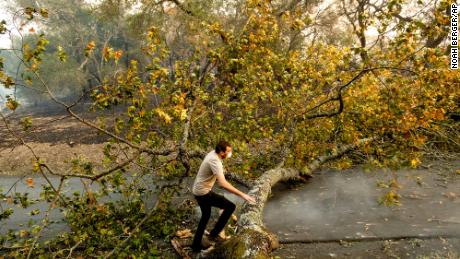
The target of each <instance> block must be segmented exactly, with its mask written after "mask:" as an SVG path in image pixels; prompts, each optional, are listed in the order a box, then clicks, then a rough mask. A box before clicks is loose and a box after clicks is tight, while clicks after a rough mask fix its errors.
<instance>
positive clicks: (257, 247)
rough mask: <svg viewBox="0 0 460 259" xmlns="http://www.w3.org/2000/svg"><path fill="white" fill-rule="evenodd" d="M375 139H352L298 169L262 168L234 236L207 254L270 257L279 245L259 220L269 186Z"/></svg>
mask: <svg viewBox="0 0 460 259" xmlns="http://www.w3.org/2000/svg"><path fill="white" fill-rule="evenodd" d="M375 139H376V137H373V138H366V139H361V140H359V141H357V142H356V143H353V144H349V145H344V146H341V147H338V148H336V149H335V150H334V151H333V152H332V153H331V154H328V155H325V156H321V157H319V158H317V159H315V160H314V161H313V162H311V163H310V164H308V165H307V166H305V167H304V168H303V169H302V170H297V169H294V168H282V167H278V168H274V169H271V170H268V171H266V172H265V173H264V174H263V175H262V176H260V177H259V178H258V179H257V180H255V181H254V185H253V187H252V189H251V190H250V191H249V194H250V195H252V196H254V197H255V199H256V203H255V204H248V203H245V205H244V206H243V208H242V211H241V215H240V217H239V220H238V222H237V225H238V229H237V234H236V235H234V236H235V237H233V238H232V239H230V240H228V241H226V242H225V243H223V244H222V245H221V246H219V247H216V249H214V250H213V251H212V252H211V253H210V254H209V255H208V257H209V258H270V256H269V253H270V252H271V251H272V250H274V249H276V248H278V246H279V243H278V239H277V237H276V235H274V234H273V233H271V232H270V231H269V230H268V229H267V228H266V227H265V225H264V223H263V220H262V215H263V210H264V207H265V203H266V202H267V200H268V196H269V195H270V192H271V188H272V187H273V186H274V185H275V184H276V183H278V182H280V181H287V180H290V179H296V178H298V177H300V176H302V175H306V174H311V173H312V172H313V171H315V170H317V169H318V168H319V167H320V166H321V165H322V164H324V163H325V162H327V161H330V160H333V159H336V158H338V157H341V156H342V155H343V154H345V153H346V152H348V151H350V150H352V149H355V148H356V147H358V146H359V145H361V144H364V143H367V142H370V141H373V140H375Z"/></svg>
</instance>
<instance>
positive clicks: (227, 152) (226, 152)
mask: <svg viewBox="0 0 460 259" xmlns="http://www.w3.org/2000/svg"><path fill="white" fill-rule="evenodd" d="M231 152H232V147H227V148H226V150H225V152H223V151H221V152H220V153H219V156H220V158H222V159H225V158H227V156H228V154H229V153H231Z"/></svg>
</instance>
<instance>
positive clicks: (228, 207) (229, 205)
mask: <svg viewBox="0 0 460 259" xmlns="http://www.w3.org/2000/svg"><path fill="white" fill-rule="evenodd" d="M226 209H227V210H228V211H231V212H234V211H235V209H236V205H235V203H233V202H229V203H228V205H227V208H226Z"/></svg>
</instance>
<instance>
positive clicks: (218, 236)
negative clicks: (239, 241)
mask: <svg viewBox="0 0 460 259" xmlns="http://www.w3.org/2000/svg"><path fill="white" fill-rule="evenodd" d="M226 240H227V239H225V238H222V237H221V236H220V235H217V236H215V237H214V236H211V235H210V236H209V241H211V242H214V243H216V244H220V243H223V242H225V241H226Z"/></svg>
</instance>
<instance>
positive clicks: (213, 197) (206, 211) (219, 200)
mask: <svg viewBox="0 0 460 259" xmlns="http://www.w3.org/2000/svg"><path fill="white" fill-rule="evenodd" d="M195 199H196V200H197V201H198V205H200V209H201V219H200V223H198V228H197V230H196V232H195V237H194V238H193V243H192V248H193V249H199V248H201V239H202V238H203V234H204V230H205V228H206V225H207V224H208V221H209V217H210V216H211V206H212V207H218V208H221V209H223V210H224V211H223V212H222V214H221V215H220V217H219V219H218V221H217V223H216V225H215V226H214V228H213V229H212V230H211V232H209V235H210V236H211V237H216V236H217V235H219V233H220V232H221V231H222V229H224V227H225V224H227V221H228V219H229V218H230V216H231V215H232V213H233V211H235V208H236V206H235V204H234V203H233V202H231V201H229V200H228V199H226V198H225V197H224V196H222V195H219V194H217V193H215V192H213V191H210V192H208V193H207V194H205V195H201V196H196V195H195Z"/></svg>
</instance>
